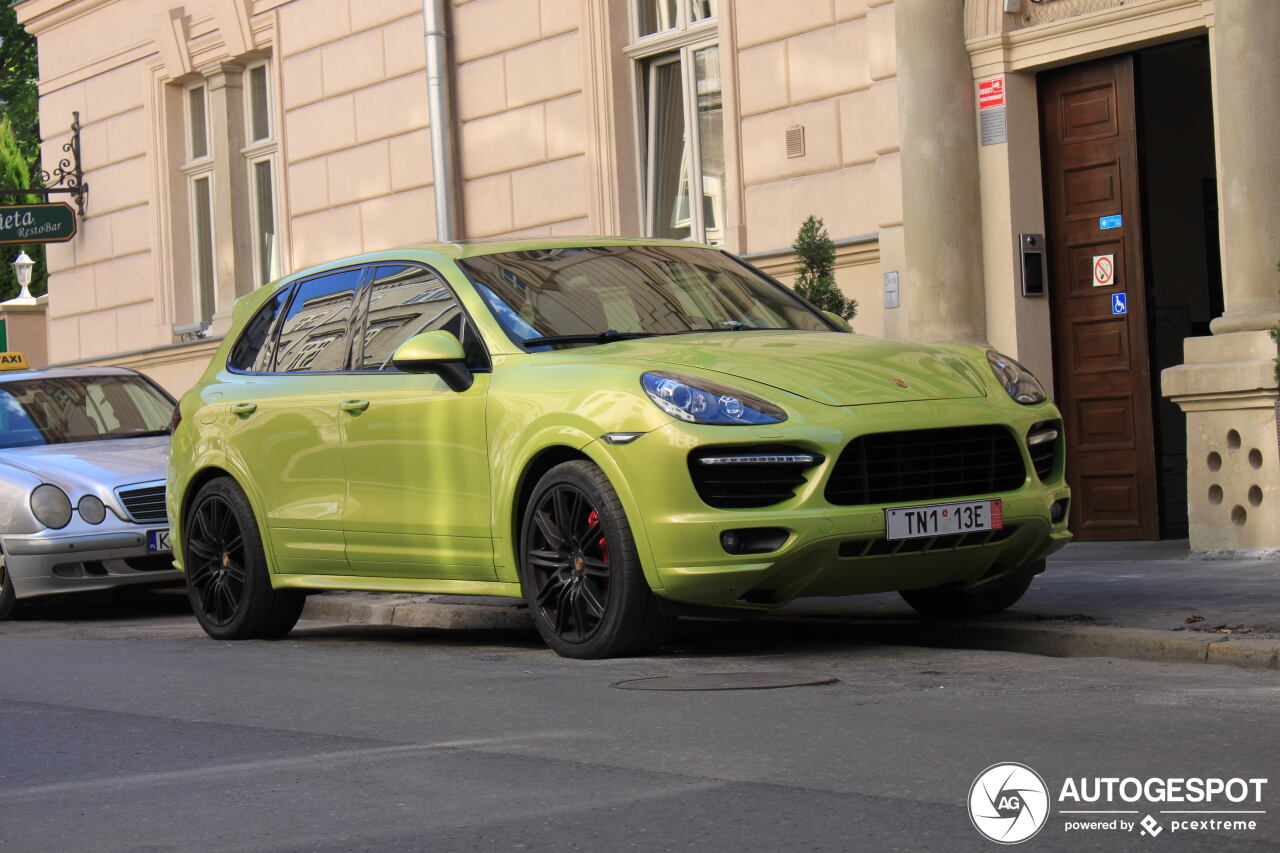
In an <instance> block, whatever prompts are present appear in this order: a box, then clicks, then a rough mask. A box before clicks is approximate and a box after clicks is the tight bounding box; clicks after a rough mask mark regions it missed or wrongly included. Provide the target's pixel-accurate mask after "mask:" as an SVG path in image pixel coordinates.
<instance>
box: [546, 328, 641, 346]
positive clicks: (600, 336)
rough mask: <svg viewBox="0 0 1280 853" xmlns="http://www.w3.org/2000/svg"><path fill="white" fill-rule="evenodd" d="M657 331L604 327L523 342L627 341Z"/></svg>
mask: <svg viewBox="0 0 1280 853" xmlns="http://www.w3.org/2000/svg"><path fill="white" fill-rule="evenodd" d="M656 334H657V332H617V331H614V330H613V329H605V330H604V331H603V332H582V333H579V334H576V335H546V336H545V337H541V338H529V339H527V340H526V341H525V342H524V345H525V346H527V347H539V346H542V345H544V344H607V343H609V342H610V341H629V340H632V339H633V338H652V337H654V336H655V335H656Z"/></svg>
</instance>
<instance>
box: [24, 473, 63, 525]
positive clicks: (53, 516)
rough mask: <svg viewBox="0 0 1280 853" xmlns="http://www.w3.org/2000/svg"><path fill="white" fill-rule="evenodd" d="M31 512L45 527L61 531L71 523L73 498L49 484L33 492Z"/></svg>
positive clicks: (40, 486)
mask: <svg viewBox="0 0 1280 853" xmlns="http://www.w3.org/2000/svg"><path fill="white" fill-rule="evenodd" d="M31 512H32V513H33V514H34V515H35V517H36V521H38V522H40V523H41V524H43V525H44V526H45V527H49V528H52V529H54V530H61V529H62V528H64V527H66V526H67V525H68V524H70V523H71V498H69V497H67V493H66V492H64V491H62V489H59V488H58V487H57V486H51V485H49V484H48V483H44V484H42V485H39V486H36V487H35V488H34V489H32V490H31Z"/></svg>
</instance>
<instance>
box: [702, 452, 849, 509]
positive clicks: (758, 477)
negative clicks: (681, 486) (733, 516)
mask: <svg viewBox="0 0 1280 853" xmlns="http://www.w3.org/2000/svg"><path fill="white" fill-rule="evenodd" d="M822 459H823V457H822V455H821V454H819V453H813V452H811V451H808V450H801V449H800V448H797V447H791V446H788V445H782V444H766V445H752V446H746V447H742V446H730V447H700V448H698V449H697V450H695V451H693V452H692V453H690V454H689V475H690V476H691V477H692V478H693V485H694V488H696V489H697V490H698V496H699V497H701V498H702V499H703V500H704V501H705V502H706V503H707V504H708V505H710V506H713V507H716V508H717V509H741V508H747V507H760V506H770V505H772V504H776V503H781V502H782V501H785V500H788V499H790V498H793V497H795V493H796V489H797V488H798V487H799V486H801V485H802V484H803V483H804V481H805V472H806V471H807V470H808V469H810V468H812V467H813V466H815V465H817V464H819V463H820V462H822Z"/></svg>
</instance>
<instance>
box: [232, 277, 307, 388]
mask: <svg viewBox="0 0 1280 853" xmlns="http://www.w3.org/2000/svg"><path fill="white" fill-rule="evenodd" d="M291 292H293V289H292V288H289V287H282V288H280V289H279V290H278V291H276V292H275V293H273V294H272V295H271V296H270V298H268V299H267V301H266V303H265V304H264V305H263V306H262V307H261V308H259V309H258V313H257V314H254V315H253V319H252V320H250V321H249V322H248V324H247V325H246V326H245V327H244V331H243V332H241V333H240V340H238V341H236V345H235V346H234V347H232V348H231V357H230V358H228V359H227V366H228V367H230V368H231V369H232V370H238V371H240V372H242V373H261V372H263V371H265V370H270V369H271V350H272V348H271V329H272V328H273V327H274V325H275V322H276V318H277V317H279V316H280V311H281V309H283V308H284V304H285V302H287V301H288V299H289V294H290V293H291Z"/></svg>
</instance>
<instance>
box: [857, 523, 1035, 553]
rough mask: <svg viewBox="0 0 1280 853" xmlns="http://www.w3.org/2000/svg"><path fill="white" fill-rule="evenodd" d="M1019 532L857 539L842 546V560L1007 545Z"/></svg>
mask: <svg viewBox="0 0 1280 853" xmlns="http://www.w3.org/2000/svg"><path fill="white" fill-rule="evenodd" d="M1017 531H1018V528H1017V526H1013V527H1002V528H1000V529H999V530H974V531H971V532H969V533H948V534H946V535H945V536H934V537H932V538H931V537H928V536H923V537H921V538H919V539H853V540H850V541H848V542H841V543H840V556H841V557H888V556H891V555H893V554H932V553H935V552H937V551H956V550H959V549H961V548H976V547H979V546H982V545H994V544H995V543H997V542H1003V541H1004V540H1006V539H1008V538H1009V537H1010V536H1012V535H1013V534H1014V533H1016V532H1017Z"/></svg>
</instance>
